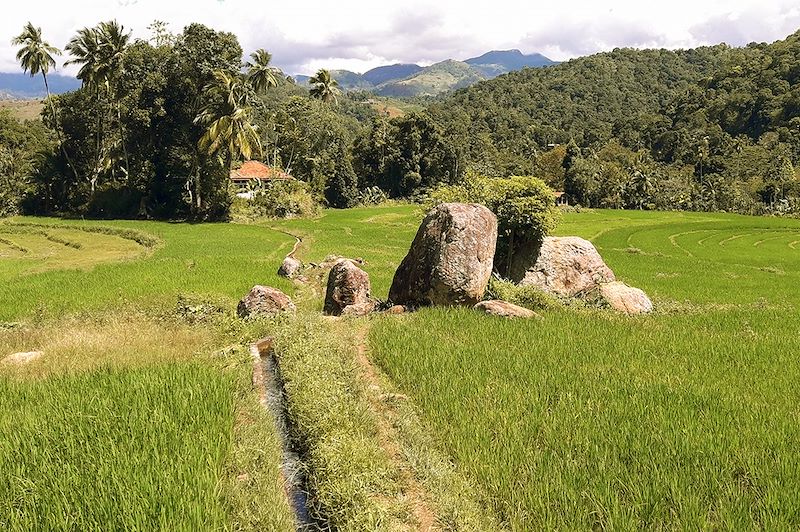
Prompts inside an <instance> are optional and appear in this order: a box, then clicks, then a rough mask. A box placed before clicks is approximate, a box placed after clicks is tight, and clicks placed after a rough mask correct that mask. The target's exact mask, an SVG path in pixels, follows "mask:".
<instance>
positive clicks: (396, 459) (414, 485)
mask: <svg viewBox="0 0 800 532" xmlns="http://www.w3.org/2000/svg"><path fill="white" fill-rule="evenodd" d="M368 332H369V328H368V327H363V328H361V329H360V330H359V331H358V332H357V334H356V346H357V347H356V359H355V360H356V362H357V364H358V366H359V368H360V369H361V377H362V378H363V379H364V381H365V383H366V384H367V391H366V396H367V400H368V401H369V403H370V405H371V406H372V410H373V412H374V413H375V416H376V420H377V426H378V439H379V443H380V445H381V447H382V448H383V449H384V451H386V454H387V455H388V456H389V458H390V459H391V461H392V463H393V464H394V465H395V467H396V468H397V470H398V472H399V473H400V481H401V483H402V491H403V495H404V496H405V498H406V502H407V503H408V506H409V509H410V511H411V514H412V515H413V516H414V519H415V520H416V522H417V525H418V527H416V528H415V530H421V531H431V530H440V527H439V526H438V522H437V519H436V514H435V513H434V512H433V511H432V510H431V508H430V504H429V503H428V501H429V500H430V499H431V497H430V495H429V494H428V493H427V492H426V490H425V488H424V487H423V486H422V485H421V484H420V483H419V481H417V478H416V477H415V475H414V471H413V469H412V467H411V465H410V464H409V463H408V460H407V459H406V458H405V456H404V455H403V452H402V447H401V444H400V443H399V441H400V436H399V434H398V432H397V429H396V428H395V426H396V420H397V416H398V413H397V411H396V410H395V409H394V408H392V406H391V403H392V401H397V400H405V399H407V397H405V396H402V395H399V394H392V393H386V391H385V390H384V389H383V385H382V384H381V382H382V380H381V376H380V372H379V370H378V369H377V368H376V367H375V366H374V365H373V364H372V362H371V361H370V360H369V357H368V353H369V347H368V345H367V334H368Z"/></svg>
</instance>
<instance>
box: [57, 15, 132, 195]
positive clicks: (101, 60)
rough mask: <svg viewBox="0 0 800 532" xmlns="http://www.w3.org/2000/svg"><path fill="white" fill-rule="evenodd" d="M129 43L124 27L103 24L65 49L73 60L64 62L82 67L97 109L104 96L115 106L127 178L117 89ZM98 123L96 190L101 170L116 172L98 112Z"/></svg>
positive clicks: (79, 35)
mask: <svg viewBox="0 0 800 532" xmlns="http://www.w3.org/2000/svg"><path fill="white" fill-rule="evenodd" d="M129 42H130V33H125V29H124V27H123V26H122V25H120V24H119V23H118V22H117V21H115V20H112V21H108V22H101V23H100V24H98V25H97V27H94V28H82V29H80V30H78V33H77V34H76V35H75V36H74V37H73V38H72V39H71V40H70V41H69V43H68V44H67V46H66V50H67V51H68V52H69V53H70V54H71V55H72V56H73V59H71V60H69V61H67V62H66V63H65V64H67V65H70V64H79V65H81V67H80V70H79V71H78V79H80V80H81V81H83V84H84V86H86V87H87V88H89V90H91V91H93V92H94V94H95V97H96V103H97V104H98V106H100V105H102V98H103V97H105V98H106V99H107V100H108V102H109V103H111V104H113V106H114V114H115V115H116V117H115V118H116V128H117V132H118V134H119V146H120V147H121V149H122V152H123V157H124V160H125V168H124V173H125V175H126V177H127V175H128V173H129V168H130V162H129V157H128V150H127V145H126V143H125V130H124V125H123V121H122V96H121V94H120V91H119V90H118V88H119V80H120V78H121V77H122V75H123V73H124V57H125V52H126V50H127V48H128V44H129ZM97 120H98V121H97V131H96V135H97V163H96V168H95V172H94V176H93V178H92V180H91V187H92V190H93V191H94V190H95V188H96V186H97V180H98V179H99V177H100V173H101V171H103V170H104V169H106V168H111V170H112V172H114V170H115V168H116V166H115V161H114V155H113V153H112V150H111V149H109V147H108V146H107V145H106V140H107V136H106V135H105V132H104V129H105V124H104V120H103V113H98V119H97Z"/></svg>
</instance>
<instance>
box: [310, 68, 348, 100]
mask: <svg viewBox="0 0 800 532" xmlns="http://www.w3.org/2000/svg"><path fill="white" fill-rule="evenodd" d="M308 82H309V83H310V84H311V85H314V88H312V89H311V96H312V97H314V98H319V99H320V100H322V101H323V102H325V103H328V102H333V103H336V95H337V94H339V93H340V92H341V91H340V90H339V83H338V82H337V81H336V80H335V79H333V78H332V77H331V73H330V72H328V71H327V70H325V69H324V68H320V69H319V70H318V71H317V74H316V75H315V76H313V77H312V78H311V79H309V80H308Z"/></svg>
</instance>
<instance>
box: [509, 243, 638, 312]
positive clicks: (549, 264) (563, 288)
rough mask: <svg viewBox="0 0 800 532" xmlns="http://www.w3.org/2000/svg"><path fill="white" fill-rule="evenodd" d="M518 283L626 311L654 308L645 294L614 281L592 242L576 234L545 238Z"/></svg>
mask: <svg viewBox="0 0 800 532" xmlns="http://www.w3.org/2000/svg"><path fill="white" fill-rule="evenodd" d="M519 284H520V285H523V286H533V287H536V288H538V289H540V290H542V291H543V292H546V293H548V294H551V295H554V296H558V297H579V298H582V299H588V300H591V301H598V302H600V303H602V304H604V305H607V306H609V307H611V308H613V309H614V310H617V311H619V312H624V313H626V314H644V313H648V312H651V311H652V310H653V303H652V302H651V301H650V299H649V298H648V297H647V294H645V293H644V292H643V291H642V290H640V289H638V288H633V287H631V286H628V285H626V284H625V283H623V282H621V281H617V279H616V276H615V275H614V272H613V271H611V268H609V267H608V266H607V265H606V263H605V262H604V261H603V258H602V257H601V256H600V253H598V252H597V249H595V247H594V246H593V245H592V243H591V242H589V241H588V240H584V239H583V238H578V237H576V236H566V237H547V238H545V239H544V241H543V242H542V245H541V248H540V250H539V253H538V256H537V257H536V259H535V261H534V262H533V265H532V266H530V267H529V268H528V269H527V270H525V272H524V273H523V275H522V279H519Z"/></svg>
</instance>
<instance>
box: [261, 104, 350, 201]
mask: <svg viewBox="0 0 800 532" xmlns="http://www.w3.org/2000/svg"><path fill="white" fill-rule="evenodd" d="M270 107H271V108H270V109H269V112H268V113H265V116H263V117H262V119H261V120H260V124H261V130H262V131H264V132H265V137H266V138H265V140H264V153H265V156H266V157H267V158H268V159H269V160H270V162H271V163H272V164H273V165H276V166H282V167H283V168H285V169H286V171H287V172H288V173H290V174H291V175H293V176H294V177H296V178H298V179H301V180H303V181H305V182H307V183H309V184H310V185H311V190H312V192H313V193H314V195H315V196H317V197H319V198H326V199H327V200H328V201H329V202H330V204H331V205H333V206H337V207H339V206H351V205H352V204H353V202H354V200H355V196H356V192H355V190H354V176H353V174H352V171H353V170H352V163H351V157H350V145H351V142H352V137H353V131H354V130H357V129H358V123H357V122H355V120H353V119H351V118H349V117H345V116H342V115H341V114H339V113H337V112H336V111H335V108H334V107H333V106H330V105H325V104H324V103H323V102H320V101H315V100H311V99H308V98H303V97H300V96H289V97H288V98H286V99H283V100H281V101H278V102H275V103H274V104H273V105H271V106H270ZM329 180H330V183H329Z"/></svg>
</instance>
